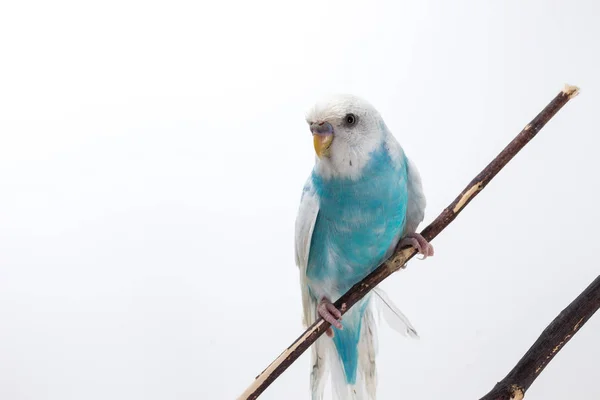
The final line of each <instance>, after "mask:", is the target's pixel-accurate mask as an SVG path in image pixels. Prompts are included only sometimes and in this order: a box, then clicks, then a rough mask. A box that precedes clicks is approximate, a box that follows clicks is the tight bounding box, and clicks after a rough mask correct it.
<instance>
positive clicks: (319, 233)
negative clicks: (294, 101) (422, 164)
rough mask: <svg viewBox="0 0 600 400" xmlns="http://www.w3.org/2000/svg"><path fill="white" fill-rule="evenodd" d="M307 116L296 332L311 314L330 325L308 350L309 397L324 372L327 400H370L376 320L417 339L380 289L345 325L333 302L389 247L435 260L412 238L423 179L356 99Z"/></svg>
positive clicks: (321, 106) (374, 114)
mask: <svg viewBox="0 0 600 400" xmlns="http://www.w3.org/2000/svg"><path fill="white" fill-rule="evenodd" d="M305 119H306V122H307V124H308V126H309V129H310V133H311V135H312V138H313V145H314V150H315V153H316V154H315V164H314V166H313V169H312V171H311V173H310V175H309V177H308V179H307V180H306V182H305V184H304V187H303V189H302V194H301V198H300V206H299V209H298V214H297V217H296V220H295V262H296V265H297V267H298V270H299V273H300V288H301V297H302V308H303V324H304V326H305V327H308V326H310V325H311V324H312V323H314V322H315V321H316V320H317V319H318V318H319V317H321V318H322V319H324V320H325V321H327V322H329V323H330V324H331V327H330V328H328V329H327V332H326V335H324V336H321V337H320V338H319V339H318V340H317V341H316V342H315V343H314V344H313V346H312V350H311V354H312V355H311V372H310V393H311V398H312V400H320V399H322V398H323V392H324V387H325V383H326V377H327V376H328V373H330V374H331V383H332V385H331V386H332V389H333V394H334V397H337V398H339V399H341V400H345V399H353V400H363V399H365V400H366V399H370V400H374V399H376V387H377V370H376V363H375V361H376V353H377V347H378V345H377V333H376V324H375V313H376V312H377V311H378V312H379V314H380V315H383V317H384V319H385V321H386V322H387V323H388V324H389V325H390V326H391V327H392V328H394V329H395V330H397V331H398V332H400V333H401V334H403V335H405V336H408V337H413V338H417V337H418V334H417V332H416V330H415V328H414V327H413V326H412V324H411V323H410V321H409V320H408V318H407V317H406V316H405V315H404V314H403V313H402V312H401V311H400V310H399V309H398V307H397V306H396V305H395V304H394V303H393V302H392V301H391V299H390V298H389V296H388V295H387V294H386V293H385V292H384V291H383V290H382V289H381V288H379V287H375V288H374V289H373V290H372V291H371V292H369V294H367V295H366V296H365V297H364V298H363V299H362V300H361V301H359V302H358V303H357V304H355V305H354V307H352V308H350V309H349V310H348V311H347V312H346V313H345V314H344V316H343V318H342V315H341V312H340V310H339V309H337V308H336V307H335V305H334V303H335V301H336V300H337V299H338V298H339V297H341V296H342V295H343V294H344V293H345V292H346V291H347V290H348V289H350V288H351V287H352V286H353V285H354V284H355V283H357V282H359V281H360V280H361V279H362V278H364V277H365V276H366V275H368V274H369V273H370V272H372V271H373V270H374V269H375V268H377V266H379V265H380V264H381V263H382V262H383V261H385V260H386V259H387V258H389V256H391V254H392V253H393V252H394V250H395V249H396V248H399V247H404V246H408V245H410V246H413V247H414V248H415V249H416V250H417V251H418V253H419V254H421V255H422V259H425V258H427V257H429V256H433V255H434V250H433V246H432V245H431V244H430V243H429V242H428V241H427V240H426V239H425V238H424V237H423V236H422V235H420V234H419V233H417V232H416V230H417V227H418V225H419V224H420V223H421V222H422V221H423V218H424V214H425V206H426V199H425V195H424V192H423V187H422V182H421V176H420V174H419V172H418V170H417V168H416V166H415V165H414V163H413V162H412V161H411V160H409V158H408V157H407V156H406V154H405V152H404V150H403V148H402V147H401V146H400V144H399V142H398V141H397V140H396V138H395V137H394V136H393V135H392V133H391V131H390V130H389V129H388V127H387V125H386V124H385V122H384V120H383V118H382V116H381V115H380V113H379V112H378V111H377V110H376V109H375V108H374V107H373V106H372V105H371V104H370V103H369V102H368V101H366V100H365V99H363V98H361V97H359V96H356V95H352V94H334V95H330V96H327V97H324V98H322V99H320V100H318V101H317V102H316V103H315V104H314V105H313V106H312V107H311V108H309V110H308V111H307V112H306V114H305Z"/></svg>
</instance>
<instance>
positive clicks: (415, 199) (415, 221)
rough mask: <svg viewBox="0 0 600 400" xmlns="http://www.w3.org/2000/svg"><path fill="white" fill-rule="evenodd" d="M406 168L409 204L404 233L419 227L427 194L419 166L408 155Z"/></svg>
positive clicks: (423, 215) (414, 230)
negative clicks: (424, 191)
mask: <svg viewBox="0 0 600 400" xmlns="http://www.w3.org/2000/svg"><path fill="white" fill-rule="evenodd" d="M406 168H407V169H408V171H407V172H408V182H407V186H408V204H407V205H406V225H405V228H404V234H403V235H405V234H407V233H412V232H416V231H417V227H418V226H419V224H420V223H421V222H423V218H424V217H425V206H426V205H427V202H426V200H425V194H424V193H423V186H422V183H421V175H420V174H419V170H417V166H416V165H415V164H414V163H413V162H412V161H411V160H410V159H409V158H408V157H406Z"/></svg>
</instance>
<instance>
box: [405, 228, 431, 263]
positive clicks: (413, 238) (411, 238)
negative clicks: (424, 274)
mask: <svg viewBox="0 0 600 400" xmlns="http://www.w3.org/2000/svg"><path fill="white" fill-rule="evenodd" d="M406 245H410V246H412V247H414V248H415V249H416V250H417V252H419V254H422V255H423V257H422V258H421V260H424V259H426V258H427V257H430V256H433V254H434V251H433V246H432V245H431V243H429V242H428V241H427V240H425V238H424V237H423V236H421V234H420V233H417V232H414V233H409V234H408V235H406V236H405V237H404V238H402V240H400V243H399V244H398V247H404V246H406Z"/></svg>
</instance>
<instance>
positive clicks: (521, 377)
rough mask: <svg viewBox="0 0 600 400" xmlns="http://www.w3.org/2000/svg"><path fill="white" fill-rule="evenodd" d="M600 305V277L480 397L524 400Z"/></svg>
mask: <svg viewBox="0 0 600 400" xmlns="http://www.w3.org/2000/svg"><path fill="white" fill-rule="evenodd" d="M598 308H600V276H598V277H597V278H596V279H595V280H594V282H592V283H591V284H590V285H589V286H588V287H587V288H586V289H585V290H584V291H583V292H582V293H581V294H580V295H579V296H577V298H576V299H575V300H573V301H572V302H571V304H569V305H568V306H567V308H565V309H564V310H562V312H561V313H560V314H558V317H556V318H555V319H554V321H552V322H551V323H550V325H548V327H547V328H546V329H544V332H542V334H541V335H540V337H539V338H538V340H536V342H535V343H534V344H533V346H531V347H530V348H529V350H527V353H525V355H524V356H523V358H521V360H519V362H518V363H517V365H515V367H514V368H513V369H512V371H510V372H509V373H508V375H506V377H505V378H504V379H502V380H501V381H500V382H498V383H497V384H496V386H494V388H493V389H492V390H491V391H490V392H489V393H488V394H486V395H485V396H483V397H482V398H481V399H480V400H521V399H522V398H523V397H524V396H525V392H526V391H527V389H529V387H530V386H531V384H532V383H533V381H535V380H536V378H537V377H538V376H539V375H540V373H541V372H542V371H543V370H544V368H546V366H547V365H548V363H549V362H550V361H552V359H553V358H554V356H555V355H556V354H557V353H558V352H559V351H560V350H561V349H562V348H563V347H564V346H565V344H567V342H568V341H569V340H571V338H572V337H573V336H574V335H575V334H576V333H577V332H578V331H579V329H581V327H582V326H583V325H584V324H585V323H586V322H587V320H588V319H590V318H591V316H592V315H594V313H595V312H596V311H597V310H598Z"/></svg>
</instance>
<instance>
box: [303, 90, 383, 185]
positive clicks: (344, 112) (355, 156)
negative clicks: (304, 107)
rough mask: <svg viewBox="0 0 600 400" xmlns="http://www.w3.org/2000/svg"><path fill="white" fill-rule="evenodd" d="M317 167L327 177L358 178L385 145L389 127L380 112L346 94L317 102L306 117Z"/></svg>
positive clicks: (359, 99)
mask: <svg viewBox="0 0 600 400" xmlns="http://www.w3.org/2000/svg"><path fill="white" fill-rule="evenodd" d="M306 122H307V123H308V125H309V128H310V132H311V133H312V136H313V145H314V148H315V153H316V155H317V157H318V158H317V164H318V165H319V166H320V168H321V169H322V170H323V171H322V172H323V173H324V174H325V175H339V176H354V175H356V174H357V173H359V172H360V169H361V167H362V166H364V164H366V161H368V156H369V154H370V153H371V152H372V151H373V150H375V148H376V147H377V146H378V145H380V144H381V142H382V140H383V138H384V135H385V132H386V128H385V124H384V123H383V120H382V118H381V116H380V115H379V113H378V112H377V110H375V108H374V107H373V106H372V105H371V104H369V103H368V102H367V101H366V100H363V99H361V98H360V97H357V96H353V95H348V94H343V95H335V96H331V97H328V98H325V99H323V100H321V101H319V102H317V103H316V104H315V105H314V106H313V107H312V108H311V109H310V110H309V112H308V113H307V114H306Z"/></svg>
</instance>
